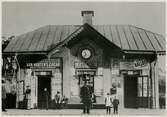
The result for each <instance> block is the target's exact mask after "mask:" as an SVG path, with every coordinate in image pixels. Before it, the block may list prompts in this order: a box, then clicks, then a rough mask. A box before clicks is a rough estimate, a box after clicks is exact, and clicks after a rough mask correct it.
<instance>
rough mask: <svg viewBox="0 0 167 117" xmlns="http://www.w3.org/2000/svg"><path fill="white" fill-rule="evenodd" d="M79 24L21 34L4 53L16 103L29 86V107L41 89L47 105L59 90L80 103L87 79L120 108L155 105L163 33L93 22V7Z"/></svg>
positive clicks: (37, 103) (100, 99)
mask: <svg viewBox="0 0 167 117" xmlns="http://www.w3.org/2000/svg"><path fill="white" fill-rule="evenodd" d="M81 15H82V17H83V25H48V26H44V27H41V28H39V29H36V30H34V31H32V32H28V33H25V34H22V35H20V36H18V37H16V39H13V40H11V42H10V43H9V44H8V46H7V47H6V49H5V51H4V53H3V54H5V55H10V56H15V58H16V61H17V64H18V70H17V101H16V102H17V107H19V105H20V103H21V102H22V101H23V99H24V92H25V89H26V86H30V87H31V102H32V103H31V107H32V108H42V103H43V95H42V94H43V91H44V88H47V89H48V91H49V94H50V104H49V105H50V107H52V101H53V100H54V97H55V94H56V92H57V91H60V92H61V94H62V95H65V96H66V97H67V98H68V99H69V100H68V104H69V105H70V104H71V105H78V104H81V101H80V96H79V94H80V88H81V86H82V85H83V84H84V82H85V81H88V83H89V85H90V86H91V90H92V92H93V93H94V94H95V95H96V103H95V105H97V106H98V105H104V97H105V96H106V94H107V93H111V94H114V95H116V96H117V97H118V98H119V100H120V107H122V108H158V107H159V88H158V56H164V55H165V38H164V37H163V36H162V35H160V34H156V33H153V32H151V31H148V30H145V29H142V28H138V27H136V26H132V25H93V23H92V21H93V20H92V18H93V16H94V12H93V11H82V13H81Z"/></svg>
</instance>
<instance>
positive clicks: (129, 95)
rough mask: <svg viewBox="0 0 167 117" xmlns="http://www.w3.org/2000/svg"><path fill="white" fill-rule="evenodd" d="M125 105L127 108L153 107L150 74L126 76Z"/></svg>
mask: <svg viewBox="0 0 167 117" xmlns="http://www.w3.org/2000/svg"><path fill="white" fill-rule="evenodd" d="M124 105H125V107H126V108H140V107H141V108H149V107H151V105H152V102H151V82H150V79H149V77H148V76H125V78H124Z"/></svg>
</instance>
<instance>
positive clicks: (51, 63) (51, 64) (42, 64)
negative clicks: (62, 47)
mask: <svg viewBox="0 0 167 117" xmlns="http://www.w3.org/2000/svg"><path fill="white" fill-rule="evenodd" d="M26 67H30V68H56V67H61V59H44V60H42V61H39V62H37V63H27V64H26Z"/></svg>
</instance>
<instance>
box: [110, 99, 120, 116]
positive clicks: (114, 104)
mask: <svg viewBox="0 0 167 117" xmlns="http://www.w3.org/2000/svg"><path fill="white" fill-rule="evenodd" d="M112 104H113V107H114V114H118V105H119V100H118V99H117V98H116V96H115V97H114V100H113V102H112Z"/></svg>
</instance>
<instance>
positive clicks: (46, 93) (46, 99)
mask: <svg viewBox="0 0 167 117" xmlns="http://www.w3.org/2000/svg"><path fill="white" fill-rule="evenodd" d="M44 96H45V97H44V98H45V107H46V110H48V105H49V104H48V103H49V92H48V91H47V88H44Z"/></svg>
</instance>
